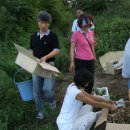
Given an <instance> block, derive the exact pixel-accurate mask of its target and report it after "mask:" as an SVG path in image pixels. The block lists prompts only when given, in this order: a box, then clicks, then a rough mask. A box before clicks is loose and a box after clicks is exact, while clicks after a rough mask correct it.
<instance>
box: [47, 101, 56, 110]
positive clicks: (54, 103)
mask: <svg viewBox="0 0 130 130" xmlns="http://www.w3.org/2000/svg"><path fill="white" fill-rule="evenodd" d="M49 107H50V109H55V108H56V101H55V100H54V102H53V103H50V104H49Z"/></svg>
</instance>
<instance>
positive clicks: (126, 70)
mask: <svg viewBox="0 0 130 130" xmlns="http://www.w3.org/2000/svg"><path fill="white" fill-rule="evenodd" d="M122 76H123V77H124V78H130V38H129V40H128V41H127V43H126V46H125V51H124V56H123V69H122Z"/></svg>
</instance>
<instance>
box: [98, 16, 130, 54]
mask: <svg viewBox="0 0 130 130" xmlns="http://www.w3.org/2000/svg"><path fill="white" fill-rule="evenodd" d="M129 30H130V20H127V19H121V18H112V19H108V20H105V21H104V22H102V23H100V22H99V23H98V25H97V28H96V34H97V37H98V38H99V40H98V43H97V47H96V52H97V55H98V56H101V55H103V54H104V53H106V52H108V51H117V50H119V51H120V50H123V49H124V46H125V44H126V41H127V39H128V38H129V35H130V31H129Z"/></svg>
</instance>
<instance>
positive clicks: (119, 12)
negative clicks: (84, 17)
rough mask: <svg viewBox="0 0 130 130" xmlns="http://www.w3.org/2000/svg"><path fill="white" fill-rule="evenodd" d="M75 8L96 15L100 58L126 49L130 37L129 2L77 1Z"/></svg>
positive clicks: (112, 0) (106, 0)
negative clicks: (110, 52) (107, 53)
mask: <svg viewBox="0 0 130 130" xmlns="http://www.w3.org/2000/svg"><path fill="white" fill-rule="evenodd" d="M73 6H74V7H75V8H76V7H81V8H83V9H84V10H85V11H86V12H87V13H90V14H91V15H94V23H95V26H96V30H95V31H96V39H97V47H96V53H97V56H98V57H99V56H101V55H103V54H104V53H106V52H108V51H116V50H123V49H124V46H125V44H126V41H127V40H128V38H129V35H130V26H129V25H130V19H129V18H130V14H129V11H130V8H129V6H130V1H129V0H125V1H123V0H82V1H80V0H76V2H74V4H73Z"/></svg>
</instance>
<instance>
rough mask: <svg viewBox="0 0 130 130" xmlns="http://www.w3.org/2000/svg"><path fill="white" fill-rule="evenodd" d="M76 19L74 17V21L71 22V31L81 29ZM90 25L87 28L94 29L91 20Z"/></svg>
mask: <svg viewBox="0 0 130 130" xmlns="http://www.w3.org/2000/svg"><path fill="white" fill-rule="evenodd" d="M77 21H78V19H75V20H74V22H73V25H72V32H76V31H80V30H81V29H80V28H79V26H78V23H77ZM91 24H92V26H91V27H90V28H89V29H90V30H94V29H95V26H94V24H93V22H91Z"/></svg>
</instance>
